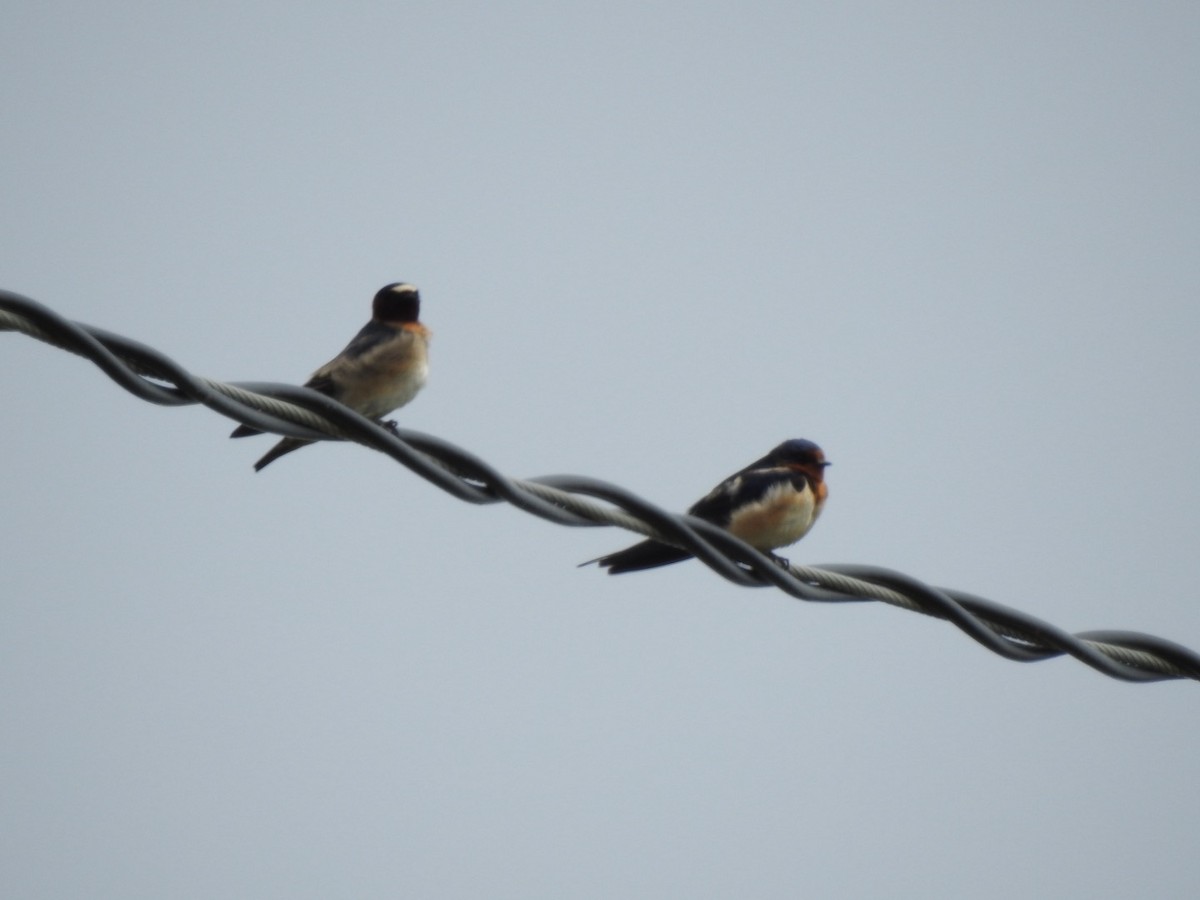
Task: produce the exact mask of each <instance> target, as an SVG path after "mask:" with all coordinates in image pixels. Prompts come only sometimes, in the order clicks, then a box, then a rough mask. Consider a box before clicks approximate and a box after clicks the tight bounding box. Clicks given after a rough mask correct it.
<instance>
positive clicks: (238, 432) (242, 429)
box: [229, 425, 262, 438]
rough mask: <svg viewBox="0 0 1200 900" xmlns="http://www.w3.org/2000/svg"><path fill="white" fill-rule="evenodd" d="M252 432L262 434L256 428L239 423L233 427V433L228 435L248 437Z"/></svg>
mask: <svg viewBox="0 0 1200 900" xmlns="http://www.w3.org/2000/svg"><path fill="white" fill-rule="evenodd" d="M252 434H262V432H261V431H259V430H258V429H257V428H251V427H250V426H249V425H239V426H238V427H237V428H235V429H233V434H231V435H229V436H230V437H231V438H235V437H250V435H252Z"/></svg>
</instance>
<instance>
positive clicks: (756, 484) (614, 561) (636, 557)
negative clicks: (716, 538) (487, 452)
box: [582, 439, 829, 575]
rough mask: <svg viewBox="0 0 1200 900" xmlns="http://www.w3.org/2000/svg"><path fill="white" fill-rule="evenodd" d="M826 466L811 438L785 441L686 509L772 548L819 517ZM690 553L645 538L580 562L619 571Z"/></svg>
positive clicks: (825, 490)
mask: <svg viewBox="0 0 1200 900" xmlns="http://www.w3.org/2000/svg"><path fill="white" fill-rule="evenodd" d="M828 465H829V463H827V462H826V461H825V454H824V453H823V452H822V451H821V448H820V447H818V446H817V445H816V444H814V443H813V442H812V441H805V440H799V439H795V440H790V441H784V442H783V443H782V444H780V445H779V446H778V447H776V448H775V449H774V450H772V451H771V452H770V453H768V454H767V455H766V456H764V457H763V458H762V459H759V460H755V461H754V462H752V463H750V465H748V466H746V468H744V469H742V470H741V471H740V472H736V473H734V474H733V475H730V476H729V477H728V478H726V479H725V480H724V481H722V482H721V483H720V484H718V485H717V486H716V487H715V488H713V489H712V490H711V491H709V493H708V495H707V496H705V497H704V498H703V499H701V500H699V501H697V502H696V503H695V504H694V505H693V506H692V508H691V509H689V510H688V513H689V515H693V516H695V517H696V518H698V519H704V520H705V521H706V522H712V523H713V524H714V525H719V526H721V527H722V528H724V529H725V530H726V531H728V532H729V533H730V534H733V535H735V536H737V537H739V538H741V539H742V540H743V541H745V542H746V543H747V544H749V545H750V546H752V547H754V548H755V549H758V550H763V551H766V552H767V553H768V554H770V551H772V550H774V549H775V548H776V547H786V546H788V545H789V544H794V543H796V541H798V540H800V538H802V537H804V535H806V534H808V530H809V529H810V528H812V526H813V523H814V522H816V521H817V516H819V515H820V514H821V508H822V506H824V504H825V497H826V496H827V495H828V493H829V490H828V488H826V486H825V477H824V476H825V467H826V466H828ZM770 555H774V554H770ZM691 556H692V554H691V553H689V552H688V551H687V550H681V549H679V548H678V547H672V546H671V545H670V544H663V543H660V542H658V541H654V540H649V541H642V542H641V543H640V544H634V545H633V546H632V547H627V548H625V549H624V550H618V551H617V552H616V553H610V554H608V555H607V556H601V557H599V558H598V559H592V560H588V562H586V563H582V565H585V566H586V565H588V564H589V563H599V564H600V566H601V568H605V569H608V574H610V575H620V574H621V573H622V572H637V571H639V570H641V569H653V568H655V567H656V566H665V565H669V564H670V563H676V562H680V561H682V560H685V559H688V558H690V557H691ZM780 561H781V562H783V560H780Z"/></svg>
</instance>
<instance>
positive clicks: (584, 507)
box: [0, 290, 1200, 682]
mask: <svg viewBox="0 0 1200 900" xmlns="http://www.w3.org/2000/svg"><path fill="white" fill-rule="evenodd" d="M0 331H20V332H22V333H24V334H27V335H29V336H30V337H34V338H37V339H38V340H40V341H43V342H45V343H48V344H52V345H54V346H56V347H59V348H61V349H63V350H67V351H69V352H71V353H76V354H78V355H80V356H83V357H86V358H87V359H90V360H92V361H93V362H94V363H95V364H96V365H97V366H99V367H100V369H101V370H102V371H103V372H104V373H105V374H106V375H108V376H109V377H110V378H111V379H112V380H113V381H115V382H117V384H119V385H120V386H121V387H123V388H125V389H126V390H127V391H129V392H130V393H131V394H133V395H134V396H137V397H140V398H141V399H143V400H146V401H148V402H150V403H157V404H160V405H164V406H183V405H187V404H193V403H199V404H202V405H204V406H207V407H208V408H209V409H213V410H215V411H216V412H219V413H220V414H221V415H224V416H227V417H229V418H231V419H234V420H235V421H238V422H242V423H244V424H247V425H251V426H253V427H254V428H257V429H260V430H262V431H270V432H274V433H277V434H282V435H288V436H292V437H301V438H307V439H311V440H329V439H333V440H349V441H354V442H356V443H360V444H363V445H365V446H367V447H371V448H373V449H375V450H378V451H379V452H380V453H384V454H386V455H388V456H390V457H392V459H394V460H396V461H397V462H399V463H400V464H401V465H403V466H405V467H406V468H408V469H409V470H411V471H412V472H414V473H416V474H417V475H419V476H421V477H422V478H424V479H426V480H427V481H430V482H432V483H433V484H435V485H436V486H437V487H439V488H441V489H442V490H444V491H446V492H447V493H448V494H451V495H453V496H454V497H457V498H458V499H460V500H465V501H466V502H468V503H477V504H488V503H499V502H501V501H503V502H507V503H511V504H512V505H513V506H516V507H518V508H519V509H522V510H524V511H525V512H528V513H530V514H532V515H535V516H538V517H540V518H543V519H547V520H549V521H551V522H555V523H557V524H559V525H570V526H577V527H583V526H597V525H615V526H617V527H618V528H624V529H627V530H629V531H634V532H637V533H638V534H641V535H645V536H647V537H653V538H656V539H658V540H661V541H664V542H666V543H669V544H673V545H675V546H678V547H682V548H684V549H686V550H688V551H689V552H691V553H693V554H695V556H696V557H697V558H698V559H699V560H700V561H701V562H702V563H704V564H705V565H706V566H708V567H709V568H711V569H712V570H713V571H715V572H716V573H717V574H718V575H720V576H721V577H723V578H726V579H728V580H729V581H732V582H733V583H734V584H737V585H741V586H743V587H764V586H767V585H773V586H775V587H777V588H779V589H780V590H782V591H784V592H785V593H787V594H790V595H791V596H793V597H796V598H798V599H801V600H808V601H818V602H838V603H845V602H861V601H867V600H878V601H880V602H883V603H888V604H890V605H892V606H897V607H900V608H902V609H907V610H911V611H914V612H920V613H924V614H925V615H929V616H933V617H935V618H939V619H944V620H946V621H948V622H950V623H951V624H953V625H954V626H955V627H957V628H958V629H959V630H961V631H962V632H963V633H965V634H966V635H968V636H969V637H971V638H973V639H974V640H976V641H978V642H979V643H980V644H982V645H983V646H985V647H987V648H988V649H989V650H991V651H992V652H994V653H998V654H1000V655H1001V656H1004V657H1005V658H1007V659H1012V660H1016V661H1018V662H1036V661H1039V660H1044V659H1050V658H1052V657H1057V656H1063V655H1067V656H1072V657H1074V658H1075V659H1077V660H1079V661H1080V662H1082V663H1084V664H1085V665H1088V666H1091V667H1092V668H1093V669H1096V670H1097V671H1099V672H1102V673H1104V674H1105V675H1108V676H1110V677H1112V678H1117V679H1121V680H1123V681H1133V682H1145V681H1163V680H1170V679H1192V680H1194V681H1200V654H1197V653H1196V652H1195V651H1193V650H1190V649H1188V648H1187V647H1183V646H1180V645H1179V644H1176V643H1173V642H1171V641H1168V640H1165V639H1163V638H1158V637H1154V636H1153V635H1147V634H1140V633H1138V632H1131V631H1091V632H1083V633H1080V634H1069V633H1067V632H1065V631H1062V630H1061V629H1058V628H1055V627H1054V626H1053V625H1050V624H1048V623H1046V622H1042V621H1040V620H1038V619H1036V618H1034V617H1033V616H1030V615H1028V614H1027V613H1023V612H1019V611H1018V610H1015V609H1011V608H1009V607H1006V606H1002V605H1001V604H998V603H995V602H993V601H991V600H985V599H983V598H982V597H976V596H973V595H971V594H968V593H965V592H963V591H956V590H951V589H949V588H938V587H931V586H930V585H927V584H923V583H922V582H920V581H918V580H917V579H915V578H912V577H910V576H908V575H904V574H902V573H900V572H893V571H889V570H887V569H881V568H877V567H874V566H862V565H826V566H821V567H812V566H796V565H788V566H787V567H784V566H782V565H780V564H779V561H778V560H776V559H772V558H771V557H768V556H766V555H764V554H763V553H760V552H759V551H757V550H755V549H754V548H753V547H751V546H750V545H749V544H746V543H744V542H743V541H741V540H739V539H738V538H735V537H734V536H733V535H731V534H729V533H728V532H727V531H725V530H723V529H721V528H719V527H717V526H716V525H713V524H712V523H710V522H705V521H703V520H701V519H697V518H694V517H692V516H686V515H677V514H675V513H671V512H667V511H666V510H663V509H660V508H659V507H657V506H655V505H654V504H652V503H650V502H648V501H647V500H645V499H643V498H642V497H639V496H638V495H636V494H634V493H632V492H630V491H627V490H625V489H624V488H622V487H619V486H618V485H614V484H610V483H608V482H604V481H598V480H596V479H594V478H587V477H585V476H579V475H551V476H543V477H539V478H532V479H527V480H520V479H515V478H508V477H506V476H504V475H503V474H501V473H500V472H498V471H496V470H495V469H493V468H492V467H491V466H490V465H488V463H486V462H484V461H483V460H482V459H480V458H479V457H477V456H475V455H474V454H472V453H470V452H468V451H467V450H464V449H462V448H461V447H457V446H455V445H454V444H451V443H449V442H448V441H444V440H442V439H440V438H437V437H433V436H432V435H427V434H421V433H419V432H415V431H408V430H403V429H398V428H388V427H384V426H381V425H379V424H378V423H376V422H372V421H370V420H369V419H365V418H363V417H362V416H360V415H358V413H356V412H354V411H353V410H351V409H349V408H348V407H346V406H343V405H342V404H340V403H338V402H336V401H335V400H332V399H331V398H329V397H326V396H325V395H324V394H320V393H317V392H316V391H312V390H309V389H308V388H303V387H298V386H295V385H287V384H275V383H234V384H228V383H224V382H220V381H213V380H212V379H208V378H200V377H197V376H195V375H193V374H191V373H190V372H188V371H187V370H186V369H184V368H183V367H182V366H180V365H179V364H178V363H176V362H174V361H173V360H171V359H170V358H168V357H166V356H164V355H163V354H161V353H159V352H158V351H157V350H153V349H151V348H149V347H146V346H144V345H142V344H139V343H137V342H136V341H131V340H129V339H128V338H125V337H122V336H120V335H116V334H112V333H110V332H106V331H103V330H101V329H99V328H93V327H91V326H88V325H83V324H80V323H78V322H72V321H70V320H68V319H64V318H63V317H62V316H60V315H58V314H57V313H55V312H54V311H52V310H50V309H48V308H47V307H45V306H43V305H42V304H40V303H37V302H36V301H33V300H30V299H28V298H27V297H22V296H20V295H18V294H14V293H11V292H8V291H3V290H0ZM589 498H594V499H589ZM596 500H600V501H603V502H600V503H598V502H596Z"/></svg>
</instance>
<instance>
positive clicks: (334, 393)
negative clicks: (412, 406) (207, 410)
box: [230, 282, 430, 472]
mask: <svg viewBox="0 0 1200 900" xmlns="http://www.w3.org/2000/svg"><path fill="white" fill-rule="evenodd" d="M420 312H421V295H420V294H418V293H417V289H416V288H415V287H413V286H412V285H411V284H405V283H403V282H397V283H395V284H389V285H386V286H385V287H382V288H380V289H379V292H378V293H377V294H376V295H375V300H374V301H373V302H372V304H371V321H370V322H368V323H367V324H366V325H364V326H363V327H362V329H361V330H360V331H359V332H358V334H356V335H355V336H354V338H353V340H351V341H350V343H348V344H347V345H346V346H345V348H344V349H343V350H342V352H341V353H339V354H338V355H337V356H335V357H334V358H333V359H331V360H330V361H329V362H327V363H325V365H323V366H321V368H319V369H317V371H315V372H313V374H312V377H311V378H309V379H308V381H306V382H305V383H304V386H305V387H307V388H312V389H313V390H314V391H320V392H321V393H322V394H325V395H327V396H329V397H332V398H333V399H334V400H337V401H338V402H339V403H344V404H345V405H346V406H348V407H350V408H351V409H353V410H354V411H355V412H357V413H359V414H360V415H363V416H366V417H367V418H368V419H374V420H375V421H379V419H381V418H382V417H383V416H386V415H387V414H388V413H390V412H392V411H393V410H397V409H399V408H400V407H402V406H404V405H405V404H406V403H408V402H409V401H410V400H412V398H413V397H415V396H416V395H417V392H418V391H419V390H421V388H422V387H423V386H424V385H425V379H426V377H427V376H428V374H429V337H430V332H429V329H428V328H426V327H425V326H424V325H422V324H421V323H420V321H418V319H419V316H420ZM252 434H262V432H261V431H259V430H258V429H256V428H251V427H250V426H249V425H241V426H239V427H238V428H236V429H235V430H234V432H233V434H231V435H230V437H235V438H240V437H248V436H250V435H252ZM311 443H313V442H312V441H306V440H302V439H300V438H293V437H285V438H284V439H283V440H281V441H280V442H279V443H278V444H276V445H275V446H274V447H272V448H271V449H270V450H269V451H268V452H267V454H266V456H264V457H263V458H262V459H260V460H259V461H258V462H256V463H255V464H254V471H256V472H257V471H260V470H261V469H262V468H263V467H264V466H267V465H270V464H271V463H273V462H274V461H275V460H277V459H279V457H281V456H283V455H284V454H285V453H291V452H292V451H293V450H298V449H300V448H301V447H303V446H304V445H305V444H311Z"/></svg>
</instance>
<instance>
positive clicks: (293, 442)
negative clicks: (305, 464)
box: [254, 437, 312, 472]
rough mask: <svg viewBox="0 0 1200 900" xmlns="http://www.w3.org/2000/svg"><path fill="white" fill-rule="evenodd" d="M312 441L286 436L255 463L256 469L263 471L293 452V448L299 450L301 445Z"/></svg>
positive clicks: (256, 470)
mask: <svg viewBox="0 0 1200 900" xmlns="http://www.w3.org/2000/svg"><path fill="white" fill-rule="evenodd" d="M311 443H312V441H302V440H300V438H290V437H285V438H284V439H283V440H282V441H280V442H279V443H278V444H276V445H275V446H274V447H272V448H271V449H270V450H268V451H267V453H266V455H265V456H263V458H262V459H260V460H259V461H258V462H256V463H255V464H254V471H255V472H261V471H262V470H263V469H264V468H265V467H267V466H269V465H270V464H271V463H273V462H275V460H277V459H279V457H281V456H284V455H286V454H288V453H291V452H292V451H293V450H299V449H300V448H301V447H304V446H307V445H308V444H311Z"/></svg>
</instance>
